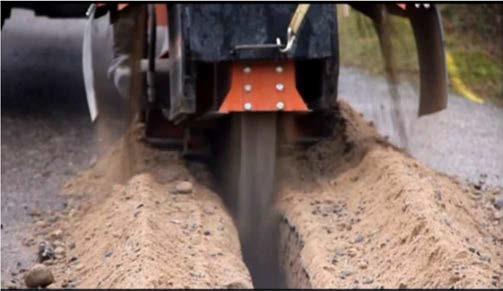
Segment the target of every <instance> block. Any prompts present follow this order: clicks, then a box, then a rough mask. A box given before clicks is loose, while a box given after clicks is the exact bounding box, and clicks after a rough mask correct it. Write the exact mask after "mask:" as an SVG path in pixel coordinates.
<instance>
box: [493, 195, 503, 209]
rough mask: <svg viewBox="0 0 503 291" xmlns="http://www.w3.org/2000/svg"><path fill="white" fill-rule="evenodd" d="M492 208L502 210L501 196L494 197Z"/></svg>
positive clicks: (502, 200)
mask: <svg viewBox="0 0 503 291" xmlns="http://www.w3.org/2000/svg"><path fill="white" fill-rule="evenodd" d="M494 206H495V207H496V208H498V209H502V208H503V194H498V195H496V197H494Z"/></svg>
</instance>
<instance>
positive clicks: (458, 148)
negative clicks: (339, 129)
mask: <svg viewBox="0 0 503 291" xmlns="http://www.w3.org/2000/svg"><path fill="white" fill-rule="evenodd" d="M340 76H341V78H340V80H339V96H340V98H341V99H343V100H346V101H347V102H349V103H350V104H351V105H352V106H353V108H355V109H356V110H357V111H359V112H361V113H363V115H364V116H365V118H366V119H367V120H371V121H373V122H374V124H375V125H376V127H377V128H378V129H379V132H380V133H381V134H383V135H388V136H389V138H390V140H391V141H392V142H393V143H395V144H396V145H399V146H401V144H400V139H399V136H398V135H397V134H396V130H395V128H396V127H395V124H394V123H393V122H392V119H391V111H390V108H391V104H392V101H391V100H392V99H391V97H390V94H389V93H388V85H387V84H386V81H385V79H384V78H383V77H375V76H371V75H368V74H366V73H364V72H362V71H360V70H357V69H353V68H343V69H342V70H341V75H340ZM398 91H399V93H400V98H401V99H400V103H399V105H400V108H401V111H402V112H403V117H404V118H403V121H404V123H405V126H406V132H407V137H408V146H407V150H408V152H409V153H410V154H412V156H414V157H415V158H417V159H418V160H420V161H422V162H424V163H426V164H427V165H428V166H430V167H431V168H433V169H435V170H438V171H440V172H444V173H447V174H449V175H455V176H459V177H461V178H462V179H468V180H469V181H471V182H474V183H477V182H478V181H479V180H480V179H481V175H482V176H485V175H487V178H485V179H486V184H488V185H492V186H503V146H502V142H503V108H498V107H495V106H493V105H490V104H485V105H479V104H475V103H473V102H471V101H469V100H467V99H465V98H462V97H460V96H458V95H456V94H452V93H450V94H449V99H448V100H449V101H448V105H447V109H446V110H443V111H441V112H438V113H434V114H431V115H427V116H423V117H420V118H418V117H417V110H418V103H419V98H418V95H419V93H418V90H417V89H416V88H415V87H414V86H412V85H409V84H402V85H400V86H399V87H398Z"/></svg>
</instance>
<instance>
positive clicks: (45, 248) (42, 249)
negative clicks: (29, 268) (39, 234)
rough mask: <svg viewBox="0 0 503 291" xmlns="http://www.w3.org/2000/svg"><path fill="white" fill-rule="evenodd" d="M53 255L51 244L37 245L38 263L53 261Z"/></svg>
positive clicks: (41, 243)
mask: <svg viewBox="0 0 503 291" xmlns="http://www.w3.org/2000/svg"><path fill="white" fill-rule="evenodd" d="M54 257H55V253H54V249H53V248H52V245H51V243H49V242H48V241H42V242H40V244H39V245H38V261H39V262H40V263H41V262H43V261H47V260H51V259H54Z"/></svg>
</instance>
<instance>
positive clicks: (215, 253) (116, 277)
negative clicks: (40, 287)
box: [47, 134, 252, 288]
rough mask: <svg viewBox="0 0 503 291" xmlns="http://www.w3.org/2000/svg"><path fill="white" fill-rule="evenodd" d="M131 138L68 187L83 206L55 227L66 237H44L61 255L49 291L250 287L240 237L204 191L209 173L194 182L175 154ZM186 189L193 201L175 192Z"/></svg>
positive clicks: (211, 195) (198, 175) (199, 172)
mask: <svg viewBox="0 0 503 291" xmlns="http://www.w3.org/2000/svg"><path fill="white" fill-rule="evenodd" d="M133 136H134V134H132V135H131V136H128V137H126V138H125V139H124V140H128V141H129V142H124V140H123V141H121V142H119V144H118V145H117V146H116V147H115V148H114V149H113V150H111V151H110V153H109V154H108V155H107V156H105V157H104V158H102V159H101V160H100V161H99V162H98V163H97V164H95V165H94V166H93V168H91V169H90V170H88V171H86V172H84V173H82V174H81V175H80V176H78V177H76V178H75V179H74V180H73V181H71V182H70V183H68V184H67V185H66V187H65V192H66V193H67V194H69V195H73V196H72V197H73V199H74V200H76V199H78V200H79V201H78V203H72V204H74V206H75V207H74V208H73V209H72V210H70V211H69V213H68V216H67V217H66V218H65V219H60V220H59V221H58V222H56V223H55V224H53V225H52V230H54V229H56V228H60V229H61V230H62V234H60V233H56V234H54V233H53V234H51V233H48V235H47V237H49V239H50V240H52V242H53V243H54V245H55V247H60V249H59V251H58V250H57V249H56V256H57V259H56V260H55V261H54V262H53V263H49V264H52V270H53V272H54V277H55V278H56V282H55V284H53V285H51V286H55V287H61V286H63V287H65V286H68V287H78V288H187V287H190V288H226V287H232V288H239V287H251V286H252V283H251V278H250V275H249V272H248V270H247V268H246V266H245V265H244V263H243V261H242V255H241V250H240V243H239V239H238V235H237V231H236V229H235V227H234V225H233V222H232V219H231V217H230V216H229V215H228V213H227V211H226V210H225V208H224V206H223V203H222V201H221V200H220V198H219V197H218V196H217V195H216V194H215V193H213V192H212V191H211V190H209V188H208V187H207V186H205V185H206V184H207V183H209V179H208V175H207V172H205V169H204V168H197V169H196V170H195V172H196V176H194V174H193V173H191V172H190V171H189V169H188V168H187V167H186V166H185V165H184V163H183V162H182V160H181V159H179V158H178V157H177V155H176V153H173V152H166V151H159V150H154V149H150V148H148V147H146V146H144V145H142V144H141V143H138V142H136V139H135V138H134V137H133ZM130 176H132V178H129V177H130ZM181 181H189V182H191V183H192V191H191V193H188V194H183V193H181V192H182V191H177V189H176V188H177V185H178V184H179V183H180V182H181ZM120 182H123V183H122V184H120ZM178 190H180V189H178ZM183 192H187V189H185V190H184V191H183ZM188 192H190V191H188ZM71 207H73V206H69V208H71Z"/></svg>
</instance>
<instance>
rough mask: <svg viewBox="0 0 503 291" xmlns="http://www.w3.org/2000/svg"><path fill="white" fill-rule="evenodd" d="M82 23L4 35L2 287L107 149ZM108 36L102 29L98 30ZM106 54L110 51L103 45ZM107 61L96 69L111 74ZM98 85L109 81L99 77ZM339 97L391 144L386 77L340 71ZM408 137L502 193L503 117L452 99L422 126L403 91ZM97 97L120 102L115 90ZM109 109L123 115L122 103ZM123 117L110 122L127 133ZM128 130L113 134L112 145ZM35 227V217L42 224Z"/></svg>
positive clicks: (423, 155) (106, 88)
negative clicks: (71, 185)
mask: <svg viewBox="0 0 503 291" xmlns="http://www.w3.org/2000/svg"><path fill="white" fill-rule="evenodd" d="M84 24H85V21H84V20H82V19H70V20H55V19H48V18H44V17H34V16H33V13H31V12H29V11H25V10H14V11H13V13H12V17H11V18H10V19H8V20H7V21H6V23H5V26H4V28H3V30H2V34H1V40H2V68H1V70H2V76H1V81H2V88H1V90H2V91H1V92H2V96H1V100H2V117H1V122H2V126H1V129H2V131H1V137H2V141H1V149H2V153H1V158H2V160H1V166H2V170H1V174H2V180H1V187H2V192H1V194H2V195H1V203H2V207H1V210H2V213H1V219H2V230H1V232H2V238H1V243H2V245H1V249H2V271H1V272H2V286H3V284H5V283H8V282H9V280H11V278H12V274H11V271H15V270H17V269H19V268H20V267H21V268H28V267H29V266H30V265H31V264H32V263H33V261H34V259H35V256H34V253H33V249H32V248H28V247H25V246H23V244H22V240H23V239H24V238H26V237H30V234H29V231H26V230H27V229H29V228H28V225H29V223H30V222H31V221H32V219H31V217H30V215H29V214H30V213H32V212H33V211H37V210H42V211H47V210H56V211H57V210H58V209H62V208H63V207H64V199H63V198H61V197H58V195H57V194H58V191H59V188H60V186H61V184H62V183H63V182H64V181H65V180H66V179H67V178H68V177H70V176H71V175H73V174H74V173H76V172H77V171H79V170H81V169H84V168H86V167H88V166H89V164H90V163H92V161H93V160H95V159H96V156H97V155H98V153H99V152H101V150H102V149H103V148H104V147H103V146H100V144H101V145H102V144H107V143H108V142H109V141H103V140H100V138H98V135H97V134H96V132H97V131H99V125H93V124H91V123H90V121H89V116H88V109H87V105H86V101H85V93H84V85H83V82H82V67H81V48H82V34H83V31H84ZM105 24H106V20H103V22H102V23H101V24H100V25H98V30H99V33H100V34H101V36H102V37H103V39H108V38H106V37H109V36H110V31H109V29H108V28H107V26H106V25H105ZM100 27H101V28H100ZM97 43H98V46H101V47H98V48H95V49H97V50H100V51H106V49H105V48H106V45H109V42H102V43H101V44H100V42H97ZM109 57H110V56H109V55H103V56H101V57H100V59H98V60H97V62H98V63H100V64H102V65H106V64H107V63H108V61H109ZM99 74H101V75H100V76H101V77H102V78H105V76H104V71H103V70H102V71H101V73H99ZM339 91H340V96H342V99H344V100H347V101H348V102H349V103H350V104H352V105H353V106H354V107H355V108H356V110H358V111H361V112H362V113H363V114H364V115H365V117H366V118H367V119H369V120H373V121H374V122H375V124H376V126H377V127H378V128H379V130H380V131H381V132H382V133H383V134H387V135H389V136H390V138H391V140H392V141H396V140H397V138H396V136H395V135H394V134H393V124H392V123H391V122H390V119H389V111H387V105H389V104H390V98H389V95H388V91H387V85H386V83H385V81H384V79H383V78H379V77H373V76H369V75H367V74H365V73H363V72H361V71H358V70H355V69H343V70H342V71H341V80H340V89H339ZM400 93H401V95H402V97H403V99H402V100H403V109H404V112H405V116H406V126H407V129H408V134H409V148H408V149H409V151H410V153H411V154H412V155H413V156H415V157H416V158H418V159H419V160H421V161H423V162H425V163H426V164H428V165H429V166H431V167H433V168H435V169H437V170H439V171H442V172H446V173H448V174H453V175H459V176H460V177H462V178H467V179H470V180H472V181H477V180H478V179H479V178H480V175H481V174H487V175H488V178H487V179H488V183H491V184H494V185H503V177H502V176H501V175H502V173H503V147H502V146H501V141H502V140H503V110H502V109H500V108H495V107H493V106H491V105H476V104H473V103H470V102H469V101H467V100H465V99H462V98H459V97H458V96H455V95H451V96H450V99H449V107H448V109H447V110H446V111H443V112H441V113H438V114H434V115H432V116H427V117H422V118H420V119H418V118H417V117H416V115H415V112H416V108H417V106H416V104H417V98H415V97H414V96H416V92H415V90H414V89H413V87H411V86H409V85H403V86H401V87H400ZM98 94H104V95H107V96H109V97H112V98H111V100H119V99H118V98H119V97H118V96H117V95H116V92H115V91H114V90H113V88H111V87H110V85H103V88H100V90H99V92H98ZM117 102H118V103H113V102H112V103H111V104H113V105H112V106H109V108H114V109H115V110H110V109H108V110H110V111H111V112H117V111H120V110H117V106H121V104H122V103H121V101H117ZM121 118H122V117H121V116H119V115H116V116H115V115H114V117H113V118H111V120H112V123H114V122H115V124H114V125H113V126H112V127H113V128H115V129H117V128H120V127H121V124H122V123H121ZM120 132H121V129H117V130H115V131H113V132H112V133H111V135H110V140H113V139H114V138H116V137H117V136H118V134H119V133H120ZM35 219H36V218H35Z"/></svg>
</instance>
